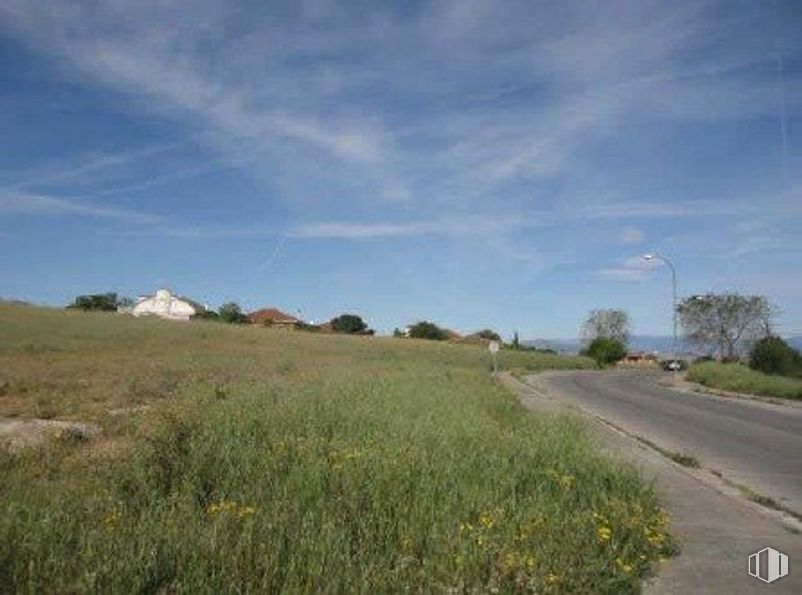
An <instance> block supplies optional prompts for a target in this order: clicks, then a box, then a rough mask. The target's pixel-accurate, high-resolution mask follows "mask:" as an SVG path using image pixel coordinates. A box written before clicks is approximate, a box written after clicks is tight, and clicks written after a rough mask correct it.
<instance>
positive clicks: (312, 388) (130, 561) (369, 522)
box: [0, 304, 674, 593]
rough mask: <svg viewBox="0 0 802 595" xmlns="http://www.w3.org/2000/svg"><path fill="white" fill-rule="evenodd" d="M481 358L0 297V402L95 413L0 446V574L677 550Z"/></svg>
mask: <svg viewBox="0 0 802 595" xmlns="http://www.w3.org/2000/svg"><path fill="white" fill-rule="evenodd" d="M501 355H502V363H503V365H505V366H515V367H520V368H529V369H539V368H543V367H549V366H554V365H559V366H562V367H570V366H587V365H588V362H587V361H585V360H582V359H578V358H575V359H559V360H558V359H555V358H554V357H553V356H547V357H544V356H543V355H541V354H532V353H513V352H506V351H505V352H503V353H502V354H501ZM488 368H489V361H488V355H487V353H486V352H485V351H484V350H482V349H480V348H476V347H471V346H459V345H448V344H440V343H426V342H417V341H411V340H394V339H380V338H366V337H360V338H350V337H338V336H321V335H311V334H304V333H293V332H281V331H271V330H267V329H263V328H235V327H230V326H224V325H219V324H215V323H198V324H194V323H192V324H181V323H169V322H161V321H154V320H135V319H131V318H126V317H121V316H116V315H97V314H95V315H92V314H82V313H78V312H63V311H55V310H43V309H33V308H27V307H22V306H11V305H3V304H0V375H2V378H0V384H1V385H2V386H3V387H5V388H4V389H3V392H2V396H0V415H6V416H9V415H16V416H29V415H42V416H50V417H57V418H60V419H67V418H72V419H80V420H91V421H94V422H95V423H98V424H100V425H101V427H102V428H103V434H102V436H101V437H100V438H97V439H93V440H90V441H82V440H79V439H76V437H74V436H72V437H71V436H69V435H67V436H65V437H63V438H61V439H56V440H53V441H51V442H49V443H47V444H46V445H45V446H42V447H39V448H34V449H27V450H18V451H15V452H13V453H11V452H6V451H2V450H0V508H1V509H2V514H0V592H29V593H40V592H54V591H55V592H89V591H92V592H109V593H114V592H132V591H137V592H235V591H236V592H242V591H251V592H252V591H271V592H275V591H280V590H283V591H291V592H295V591H303V592H310V591H314V592H319V591H325V592H354V591H356V592H368V591H370V592H375V591H378V592H387V591H401V590H406V589H410V590H416V591H420V590H424V591H445V590H460V591H476V590H481V591H486V590H491V589H499V590H501V591H504V592H511V591H536V592H542V593H549V592H551V593H556V592H598V593H621V592H634V591H637V589H638V587H639V584H640V581H641V580H642V578H643V577H645V576H648V575H649V574H650V573H652V572H653V570H654V568H655V566H656V563H657V560H658V559H660V558H661V557H664V556H667V555H669V554H670V553H671V552H672V551H673V549H674V545H673V542H672V540H671V538H670V536H669V535H668V534H667V533H666V523H667V519H666V515H665V513H664V512H663V511H662V510H661V508H660V506H659V503H658V502H657V499H656V497H655V494H654V492H653V490H652V488H651V487H650V486H648V485H645V484H644V483H643V482H642V481H641V479H640V478H639V477H638V476H637V474H636V473H635V472H634V471H633V470H631V469H629V468H626V467H623V466H620V465H618V464H615V463H613V462H611V461H610V460H608V459H605V458H603V457H601V456H600V455H599V454H597V452H596V450H595V449H594V447H593V445H592V444H591V443H590V442H589V441H588V439H587V437H586V436H585V433H584V430H583V427H582V426H581V424H580V423H579V422H578V421H577V420H575V419H572V418H568V417H537V416H534V415H532V414H530V413H528V412H526V411H525V410H523V408H522V407H521V406H520V405H519V403H518V402H517V401H516V399H515V398H514V397H513V396H511V395H510V394H508V393H507V392H505V391H504V390H503V389H501V388H500V387H499V386H498V385H497V384H496V383H495V382H494V381H493V380H492V378H491V377H490V375H489V374H488ZM136 406H140V407H141V406H145V407H146V408H145V409H141V408H140V409H137V410H136V411H137V412H136V413H130V414H119V412H118V414H116V415H110V414H109V411H110V410H119V409H126V408H132V407H136Z"/></svg>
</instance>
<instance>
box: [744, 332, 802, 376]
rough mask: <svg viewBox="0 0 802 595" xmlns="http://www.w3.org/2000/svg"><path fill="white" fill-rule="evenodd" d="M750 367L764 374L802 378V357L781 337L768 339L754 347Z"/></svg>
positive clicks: (750, 355)
mask: <svg viewBox="0 0 802 595" xmlns="http://www.w3.org/2000/svg"><path fill="white" fill-rule="evenodd" d="M749 367H750V368H752V369H753V370H758V371H759V372H763V373H764V374H779V375H780V376H802V356H800V355H799V352H798V351H797V350H796V349H794V348H793V347H791V346H790V345H788V343H786V342H785V341H783V340H782V339H781V338H780V337H766V338H765V339H761V340H760V341H758V342H757V343H755V345H754V347H752V351H751V352H750V354H749Z"/></svg>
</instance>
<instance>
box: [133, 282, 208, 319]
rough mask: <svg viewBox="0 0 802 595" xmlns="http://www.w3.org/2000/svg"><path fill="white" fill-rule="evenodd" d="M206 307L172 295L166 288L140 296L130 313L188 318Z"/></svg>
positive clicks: (169, 317) (168, 317)
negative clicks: (152, 293) (153, 293)
mask: <svg viewBox="0 0 802 595" xmlns="http://www.w3.org/2000/svg"><path fill="white" fill-rule="evenodd" d="M204 311H206V308H205V307H203V306H201V305H200V304H198V303H197V302H194V301H192V300H190V299H187V298H185V297H180V296H176V295H173V294H172V293H170V292H169V291H168V290H166V289H160V290H158V291H157V292H156V295H151V296H145V297H141V298H139V299H138V300H137V302H136V304H135V305H134V307H133V309H132V310H131V314H133V315H134V316H158V317H160V318H167V319H169V320H189V319H190V318H192V317H193V316H194V315H196V314H200V313H202V312H204Z"/></svg>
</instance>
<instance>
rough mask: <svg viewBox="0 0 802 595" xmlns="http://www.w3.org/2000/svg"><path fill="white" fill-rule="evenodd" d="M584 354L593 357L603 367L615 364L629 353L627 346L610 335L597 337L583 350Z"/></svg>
mask: <svg viewBox="0 0 802 595" xmlns="http://www.w3.org/2000/svg"><path fill="white" fill-rule="evenodd" d="M582 355H586V356H588V357H592V358H593V359H595V360H596V364H597V365H598V366H599V367H600V368H601V367H604V366H609V365H611V364H614V363H615V362H617V361H618V360H620V359H623V358H624V357H625V356H626V355H627V346H626V345H625V344H624V343H623V342H621V341H619V340H617V339H611V338H609V337H596V338H595V339H593V340H592V341H591V342H590V343H589V344H588V346H587V347H586V348H585V349H583V350H582Z"/></svg>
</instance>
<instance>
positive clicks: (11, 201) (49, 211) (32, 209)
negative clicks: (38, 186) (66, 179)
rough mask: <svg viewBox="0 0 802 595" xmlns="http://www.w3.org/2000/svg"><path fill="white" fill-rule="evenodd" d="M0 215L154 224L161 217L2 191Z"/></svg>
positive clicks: (0, 191) (54, 197) (62, 199)
mask: <svg viewBox="0 0 802 595" xmlns="http://www.w3.org/2000/svg"><path fill="white" fill-rule="evenodd" d="M0 213H11V214H23V215H37V216H48V217H56V216H63V215H73V216H83V217H92V218H98V219H111V220H117V221H121V222H127V223H137V224H153V223H158V222H159V221H161V220H162V219H161V217H159V216H156V215H151V214H148V213H141V212H138V211H131V210H127V209H120V208H116V207H109V206H101V205H95V204H89V203H86V202H77V201H73V200H69V199H65V198H59V197H56V196H47V195H43V194H27V193H20V192H13V191H12V192H8V191H4V190H3V189H0Z"/></svg>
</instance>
